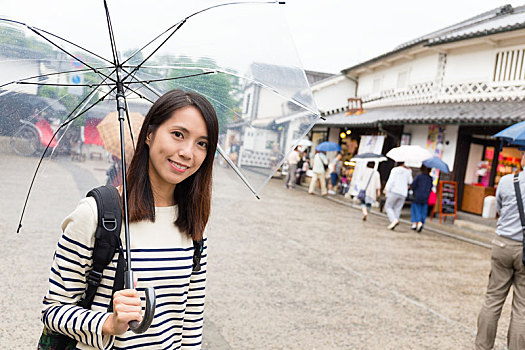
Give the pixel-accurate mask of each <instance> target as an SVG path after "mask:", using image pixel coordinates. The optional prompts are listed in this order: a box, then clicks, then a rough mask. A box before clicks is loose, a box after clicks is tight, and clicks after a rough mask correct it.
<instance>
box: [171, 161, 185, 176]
mask: <svg viewBox="0 0 525 350" xmlns="http://www.w3.org/2000/svg"><path fill="white" fill-rule="evenodd" d="M168 161H169V163H170V166H171V168H172V169H173V170H175V171H177V172H179V173H183V172H185V171H186V170H188V167H187V166H185V165H182V164H180V163H177V162H174V161H172V160H171V159H168Z"/></svg>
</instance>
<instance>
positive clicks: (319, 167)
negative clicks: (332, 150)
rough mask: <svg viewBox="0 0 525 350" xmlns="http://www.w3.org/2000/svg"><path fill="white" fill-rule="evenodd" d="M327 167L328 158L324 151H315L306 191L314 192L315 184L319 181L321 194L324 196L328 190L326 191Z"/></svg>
mask: <svg viewBox="0 0 525 350" xmlns="http://www.w3.org/2000/svg"><path fill="white" fill-rule="evenodd" d="M327 168H328V159H326V155H325V152H322V151H315V156H314V161H313V167H312V172H313V175H312V180H311V181H310V187H309V188H308V193H310V194H314V190H315V185H316V184H317V181H319V183H320V185H321V195H323V196H326V195H328V192H327V191H326V176H325V174H326V169H327Z"/></svg>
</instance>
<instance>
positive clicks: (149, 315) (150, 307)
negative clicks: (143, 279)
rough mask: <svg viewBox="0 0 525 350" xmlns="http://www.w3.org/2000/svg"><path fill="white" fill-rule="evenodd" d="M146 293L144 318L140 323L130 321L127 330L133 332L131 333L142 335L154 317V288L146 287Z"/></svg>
mask: <svg viewBox="0 0 525 350" xmlns="http://www.w3.org/2000/svg"><path fill="white" fill-rule="evenodd" d="M145 293H146V310H145V311H144V317H143V318H142V322H140V323H139V322H138V321H131V322H130V323H129V324H128V325H129V329H131V330H132V331H133V333H136V334H140V333H144V332H145V331H147V330H148V328H149V326H150V325H151V322H152V321H153V316H154V315H155V304H156V298H155V288H152V287H148V288H146V290H145Z"/></svg>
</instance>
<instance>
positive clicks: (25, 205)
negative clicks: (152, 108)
mask: <svg viewBox="0 0 525 350" xmlns="http://www.w3.org/2000/svg"><path fill="white" fill-rule="evenodd" d="M115 89H116V87H114V88H113V89H111V90H110V91H109V92H107V93H106V94H105V95H104V96H102V97H101V98H99V99H98V100H97V101H96V102H95V103H93V104H92V105H91V106H89V107H88V108H86V109H84V110H83V111H82V112H80V113H78V114H77V115H76V116H75V117H73V118H71V119H69V120H68V118H69V117H71V115H73V113H75V111H76V110H77V109H78V108H79V107H80V106H81V105H82V104H84V102H86V103H87V101H89V100H88V98H91V97H92V95H93V94H94V92H95V91H97V89H94V90H93V91H91V92H90V93H89V94H88V95H86V97H84V99H83V100H82V101H80V103H79V104H78V105H77V106H76V107H75V108H74V109H73V111H71V113H69V115H68V116H67V117H66V121H65V122H63V123H62V124H61V125H60V126H59V127H58V128H57V130H56V131H55V132H54V133H53V136H52V137H51V140H49V142H48V144H47V146H46V148H45V149H44V152H42V155H41V156H40V160H39V161H38V165H37V167H36V169H35V172H34V173H33V178H32V180H31V184H30V185H29V189H28V191H27V195H26V199H25V202H24V207H23V208H22V213H21V214H20V220H19V222H18V228H17V230H16V233H19V232H20V229H21V228H22V220H23V218H24V214H25V211H26V207H27V202H28V201H29V195H30V194H31V190H32V189H33V185H34V183H35V179H36V176H37V174H38V170H39V169H40V165H41V164H42V161H43V160H44V156H45V154H46V152H47V150H48V149H49V147H50V145H51V142H53V140H54V139H55V137H56V135H57V134H58V132H59V131H60V130H61V129H62V128H64V127H65V126H67V125H69V124H70V123H72V122H73V121H74V120H76V119H77V118H79V117H80V116H81V115H83V114H84V113H86V112H87V111H89V110H90V109H91V108H93V107H94V106H96V105H97V104H98V103H99V102H101V101H103V100H104V99H105V98H106V97H107V96H108V95H109V94H110V93H111V92H113V90H115Z"/></svg>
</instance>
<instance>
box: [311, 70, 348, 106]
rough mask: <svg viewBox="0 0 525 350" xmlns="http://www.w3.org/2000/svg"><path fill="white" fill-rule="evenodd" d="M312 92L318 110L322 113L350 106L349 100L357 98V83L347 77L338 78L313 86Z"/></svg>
mask: <svg viewBox="0 0 525 350" xmlns="http://www.w3.org/2000/svg"><path fill="white" fill-rule="evenodd" d="M312 92H313V96H314V100H315V103H316V104H317V108H318V109H319V110H320V111H321V112H326V111H330V110H332V109H337V108H341V107H346V106H347V105H348V98H350V97H355V92H356V83H355V82H354V81H352V80H350V79H348V78H346V77H341V76H338V77H336V78H333V79H329V80H328V81H327V80H324V81H323V82H322V83H321V84H318V85H313V86H312Z"/></svg>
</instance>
